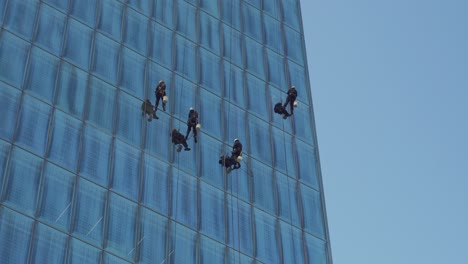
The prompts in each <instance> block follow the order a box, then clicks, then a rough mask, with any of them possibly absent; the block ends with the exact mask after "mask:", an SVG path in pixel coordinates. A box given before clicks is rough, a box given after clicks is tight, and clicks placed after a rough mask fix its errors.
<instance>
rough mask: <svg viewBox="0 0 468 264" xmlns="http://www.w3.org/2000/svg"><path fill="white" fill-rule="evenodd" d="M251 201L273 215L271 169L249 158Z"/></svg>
mask: <svg viewBox="0 0 468 264" xmlns="http://www.w3.org/2000/svg"><path fill="white" fill-rule="evenodd" d="M250 161H251V162H250V166H251V167H250V168H251V170H252V173H253V175H252V191H253V203H254V205H255V206H256V207H258V208H261V209H263V210H265V211H267V212H268V213H270V214H272V215H275V214H276V206H275V191H274V190H275V187H276V186H275V184H274V177H273V169H272V168H271V167H269V166H266V165H264V164H263V163H261V162H259V161H257V160H254V159H251V160H250Z"/></svg>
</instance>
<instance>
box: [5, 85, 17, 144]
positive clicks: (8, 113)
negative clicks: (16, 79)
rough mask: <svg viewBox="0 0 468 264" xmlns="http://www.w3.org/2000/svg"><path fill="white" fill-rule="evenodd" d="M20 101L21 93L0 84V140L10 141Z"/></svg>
mask: <svg viewBox="0 0 468 264" xmlns="http://www.w3.org/2000/svg"><path fill="white" fill-rule="evenodd" d="M20 99H21V91H19V90H17V89H15V88H13V87H11V86H9V85H7V84H5V83H3V82H0V105H1V106H2V118H1V119H0V138H3V139H6V140H11V138H12V137H13V132H14V130H15V126H16V117H17V115H18V110H19V105H20Z"/></svg>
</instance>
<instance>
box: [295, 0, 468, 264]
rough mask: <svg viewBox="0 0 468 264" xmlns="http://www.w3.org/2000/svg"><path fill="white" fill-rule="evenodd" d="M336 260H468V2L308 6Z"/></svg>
mask: <svg viewBox="0 0 468 264" xmlns="http://www.w3.org/2000/svg"><path fill="white" fill-rule="evenodd" d="M301 8H302V17H303V24H304V31H305V40H306V49H307V57H308V64H309V74H310V82H311V87H312V97H313V103H314V111H315V121H316V125H317V134H318V143H319V151H320V159H321V166H322V174H323V182H324V188H325V198H326V199H325V201H326V205H327V213H328V224H329V230H330V236H331V246H332V255H333V260H334V263H335V264H406V263H408V264H419V263H421V264H432V263H434V264H435V263H437V264H442V263H443V264H445V263H448V264H467V263H468V0H387V1H383V0H381V1H376V0H353V1H350V0H301Z"/></svg>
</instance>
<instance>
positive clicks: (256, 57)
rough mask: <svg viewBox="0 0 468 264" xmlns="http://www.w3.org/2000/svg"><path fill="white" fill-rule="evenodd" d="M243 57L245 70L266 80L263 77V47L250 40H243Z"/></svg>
mask: <svg viewBox="0 0 468 264" xmlns="http://www.w3.org/2000/svg"><path fill="white" fill-rule="evenodd" d="M245 57H246V59H247V60H246V63H247V65H246V68H247V70H249V71H250V72H251V73H253V74H255V75H257V76H258V77H259V78H261V79H266V76H265V64H264V61H263V46H262V45H261V44H260V43H258V42H255V41H254V40H252V39H251V38H247V37H246V38H245Z"/></svg>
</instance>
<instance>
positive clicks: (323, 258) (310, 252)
mask: <svg viewBox="0 0 468 264" xmlns="http://www.w3.org/2000/svg"><path fill="white" fill-rule="evenodd" d="M304 237H305V241H306V243H305V244H306V250H307V257H308V259H309V263H328V261H327V248H326V244H325V242H324V241H323V240H320V239H318V238H316V237H314V236H312V235H309V234H307V233H305V235H304Z"/></svg>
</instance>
